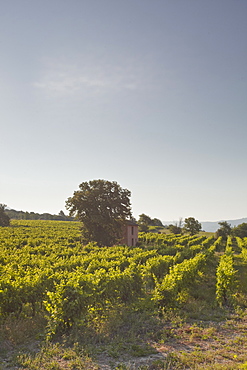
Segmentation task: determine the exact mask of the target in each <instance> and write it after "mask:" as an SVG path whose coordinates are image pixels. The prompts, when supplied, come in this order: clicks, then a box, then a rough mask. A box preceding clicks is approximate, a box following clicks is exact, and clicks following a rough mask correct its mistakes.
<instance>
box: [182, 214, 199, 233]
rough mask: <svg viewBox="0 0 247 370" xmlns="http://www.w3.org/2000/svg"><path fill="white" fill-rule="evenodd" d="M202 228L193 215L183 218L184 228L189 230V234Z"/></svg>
mask: <svg viewBox="0 0 247 370" xmlns="http://www.w3.org/2000/svg"><path fill="white" fill-rule="evenodd" d="M201 229H202V225H201V224H200V222H199V221H197V220H196V219H195V218H194V217H188V218H186V219H185V220H184V230H185V231H186V232H189V233H190V235H195V234H197V233H199V231H200V230H201Z"/></svg>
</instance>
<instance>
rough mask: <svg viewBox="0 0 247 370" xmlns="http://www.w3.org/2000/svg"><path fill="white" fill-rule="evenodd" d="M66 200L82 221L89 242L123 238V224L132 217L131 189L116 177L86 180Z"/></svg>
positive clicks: (84, 239) (112, 240)
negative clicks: (121, 183) (118, 181)
mask: <svg viewBox="0 0 247 370" xmlns="http://www.w3.org/2000/svg"><path fill="white" fill-rule="evenodd" d="M79 189H80V190H77V191H75V192H74V195H73V196H72V197H70V198H68V200H67V201H66V208H67V209H68V210H69V211H70V215H71V216H76V217H77V218H78V219H79V220H80V221H81V222H82V237H83V241H84V242H85V243H88V242H90V241H95V242H97V243H98V244H99V245H100V246H111V245H113V244H115V243H117V242H119V241H121V239H122V235H123V225H124V223H125V221H126V220H127V219H131V217H132V214H131V206H130V195H131V193H130V191H129V190H127V189H122V188H121V187H120V185H119V184H118V183H117V182H115V181H113V182H111V181H106V180H92V181H89V182H82V183H81V184H80V185H79Z"/></svg>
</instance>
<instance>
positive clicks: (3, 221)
mask: <svg viewBox="0 0 247 370" xmlns="http://www.w3.org/2000/svg"><path fill="white" fill-rule="evenodd" d="M6 207H7V206H6V205H5V204H2V203H0V226H9V222H10V220H9V216H8V215H7V214H6V213H5V209H6Z"/></svg>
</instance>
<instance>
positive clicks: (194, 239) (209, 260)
mask: <svg viewBox="0 0 247 370" xmlns="http://www.w3.org/2000/svg"><path fill="white" fill-rule="evenodd" d="M246 307H247V238H244V239H240V238H233V237H228V239H227V240H225V241H224V240H223V239H222V238H218V239H215V238H214V236H213V235H201V234H200V235H194V236H189V235H174V234H163V233H162V234H155V233H146V234H145V233H140V235H139V246H138V247H127V246H114V247H108V248H106V247H105V248H102V247H101V248H99V247H98V246H97V245H96V244H95V243H90V244H88V245H86V246H82V245H81V236H80V224H79V223H78V222H63V221H24V220H19V221H14V220H12V222H11V226H10V227H5V228H0V325H1V326H0V370H5V369H13V370H14V369H33V370H36V369H37V370H38V369H47V370H48V369H50V370H52V369H53V370H56V369H57V370H59V369H95V370H96V369H105V370H107V369H118V370H121V369H122V370H124V369H125V370H130V369H143V370H144V369H150V370H151V369H153V370H155V369H157V370H159V369H160V370H161V369H198V370H199V369H241V368H242V369H244V368H246V369H247V351H246V350H247V338H246V334H245V332H246V329H247V322H246ZM245 362H246V365H244V363H245Z"/></svg>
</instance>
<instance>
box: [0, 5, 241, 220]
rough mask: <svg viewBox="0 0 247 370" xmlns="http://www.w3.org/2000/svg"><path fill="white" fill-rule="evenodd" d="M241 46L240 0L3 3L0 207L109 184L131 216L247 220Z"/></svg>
mask: <svg viewBox="0 0 247 370" xmlns="http://www.w3.org/2000/svg"><path fill="white" fill-rule="evenodd" d="M246 35H247V1H246V0H238V1H236V0H231V1H229V0H207V1H206V0H186V1H185V0H169V1H168V0H117V1H116V0H104V1H103V0H42V1H41V0H22V1H20V0H8V1H7V0H5V1H2V2H1V12H0V44H1V58H0V102H1V109H0V117H1V135H0V160H1V179H0V202H1V203H4V204H7V205H8V206H9V207H11V208H14V209H17V210H24V211H34V212H40V213H42V212H50V213H58V212H59V211H60V210H65V208H64V206H65V200H66V199H67V198H68V197H69V196H72V195H73V192H74V191H75V190H77V189H78V185H79V184H80V183H81V182H83V181H89V180H92V179H106V180H110V181H113V180H114V181H117V182H118V183H119V184H120V185H121V186H122V187H123V188H127V189H129V190H130V191H131V193H132V196H131V203H132V209H133V214H134V216H135V217H136V218H138V215H139V214H141V213H145V214H147V215H149V216H150V217H152V218H154V217H157V218H159V219H161V220H171V221H172V220H174V221H175V220H178V219H179V218H180V217H183V218H185V217H190V216H191V217H195V218H196V219H198V220H200V221H215V220H229V219H236V218H242V217H247V142H246V138H247V37H246Z"/></svg>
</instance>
